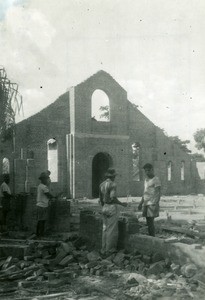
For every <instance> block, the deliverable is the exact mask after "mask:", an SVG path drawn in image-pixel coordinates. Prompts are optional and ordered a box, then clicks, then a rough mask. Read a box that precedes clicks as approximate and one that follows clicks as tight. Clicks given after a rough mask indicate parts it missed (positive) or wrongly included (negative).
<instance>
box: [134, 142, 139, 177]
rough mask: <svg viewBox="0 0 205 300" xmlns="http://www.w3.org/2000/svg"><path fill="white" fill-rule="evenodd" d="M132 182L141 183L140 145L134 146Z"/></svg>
mask: <svg viewBox="0 0 205 300" xmlns="http://www.w3.org/2000/svg"><path fill="white" fill-rule="evenodd" d="M132 180H133V181H140V145H139V143H134V144H132Z"/></svg>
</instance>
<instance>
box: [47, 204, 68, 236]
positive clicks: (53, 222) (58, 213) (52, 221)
mask: <svg viewBox="0 0 205 300" xmlns="http://www.w3.org/2000/svg"><path fill="white" fill-rule="evenodd" d="M48 223H49V229H50V230H51V231H52V232H69V231H70V201H68V200H67V199H65V200H64V199H60V200H55V201H53V202H51V204H50V206H49V219H48Z"/></svg>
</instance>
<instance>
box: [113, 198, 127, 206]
mask: <svg viewBox="0 0 205 300" xmlns="http://www.w3.org/2000/svg"><path fill="white" fill-rule="evenodd" d="M112 203H114V204H118V205H121V206H124V207H126V206H127V203H126V202H121V201H120V200H118V199H117V197H113V198H112Z"/></svg>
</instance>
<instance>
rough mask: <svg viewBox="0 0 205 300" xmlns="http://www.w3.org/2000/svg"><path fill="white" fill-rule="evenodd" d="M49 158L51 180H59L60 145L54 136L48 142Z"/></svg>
mask: <svg viewBox="0 0 205 300" xmlns="http://www.w3.org/2000/svg"><path fill="white" fill-rule="evenodd" d="M47 159H48V170H49V171H50V172H51V174H50V179H51V182H58V145H57V142H56V139H54V138H52V139H50V140H48V142H47Z"/></svg>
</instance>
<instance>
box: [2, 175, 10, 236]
mask: <svg viewBox="0 0 205 300" xmlns="http://www.w3.org/2000/svg"><path fill="white" fill-rule="evenodd" d="M9 182H10V177H9V174H3V183H2V184H1V186H0V198H1V206H2V229H3V231H6V230H7V215H8V212H9V211H10V201H11V190H10V187H9Z"/></svg>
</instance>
